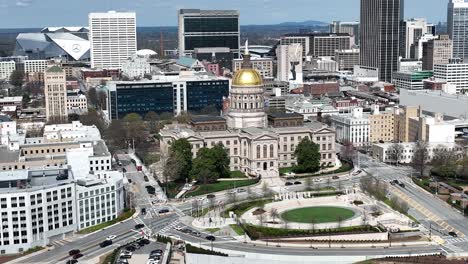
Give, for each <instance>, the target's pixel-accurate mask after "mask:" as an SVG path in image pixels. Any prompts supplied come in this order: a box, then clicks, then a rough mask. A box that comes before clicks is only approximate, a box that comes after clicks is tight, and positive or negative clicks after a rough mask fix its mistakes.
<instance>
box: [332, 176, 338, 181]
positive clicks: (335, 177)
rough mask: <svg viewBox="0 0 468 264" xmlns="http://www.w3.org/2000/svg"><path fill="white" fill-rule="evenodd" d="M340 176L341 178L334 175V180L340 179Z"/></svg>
mask: <svg viewBox="0 0 468 264" xmlns="http://www.w3.org/2000/svg"><path fill="white" fill-rule="evenodd" d="M339 178H340V177H339V176H336V175H335V176H333V177H332V179H333V180H338V179H339Z"/></svg>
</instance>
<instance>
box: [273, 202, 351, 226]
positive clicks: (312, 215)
mask: <svg viewBox="0 0 468 264" xmlns="http://www.w3.org/2000/svg"><path fill="white" fill-rule="evenodd" d="M354 215H355V213H354V212H353V210H350V209H346V208H341V207H331V206H317V207H305V208H298V209H293V210H289V211H286V212H284V213H283V214H281V218H282V219H283V220H285V221H288V222H296V223H314V224H320V223H330V222H341V221H344V220H347V219H350V218H352V217H353V216H354Z"/></svg>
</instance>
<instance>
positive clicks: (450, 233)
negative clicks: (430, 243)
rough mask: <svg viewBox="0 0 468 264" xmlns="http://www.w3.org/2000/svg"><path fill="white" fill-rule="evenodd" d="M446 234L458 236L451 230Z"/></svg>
mask: <svg viewBox="0 0 468 264" xmlns="http://www.w3.org/2000/svg"><path fill="white" fill-rule="evenodd" d="M448 234H449V236H452V237H458V235H457V233H455V232H453V231H450V232H449V233H448Z"/></svg>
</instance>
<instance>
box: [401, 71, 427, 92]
mask: <svg viewBox="0 0 468 264" xmlns="http://www.w3.org/2000/svg"><path fill="white" fill-rule="evenodd" d="M432 76H433V73H432V71H414V72H394V73H393V75H392V79H393V83H394V84H395V87H396V88H397V89H398V90H401V89H407V90H422V89H423V88H424V80H426V79H429V78H431V77H432Z"/></svg>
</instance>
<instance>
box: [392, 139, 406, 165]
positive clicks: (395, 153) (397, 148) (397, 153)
mask: <svg viewBox="0 0 468 264" xmlns="http://www.w3.org/2000/svg"><path fill="white" fill-rule="evenodd" d="M388 151H389V152H390V155H389V156H390V159H391V160H392V161H394V162H395V165H396V166H398V164H399V163H400V162H401V159H402V155H403V152H404V151H405V148H404V147H403V145H402V144H400V143H393V144H392V145H391V146H390V147H389V148H388Z"/></svg>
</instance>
